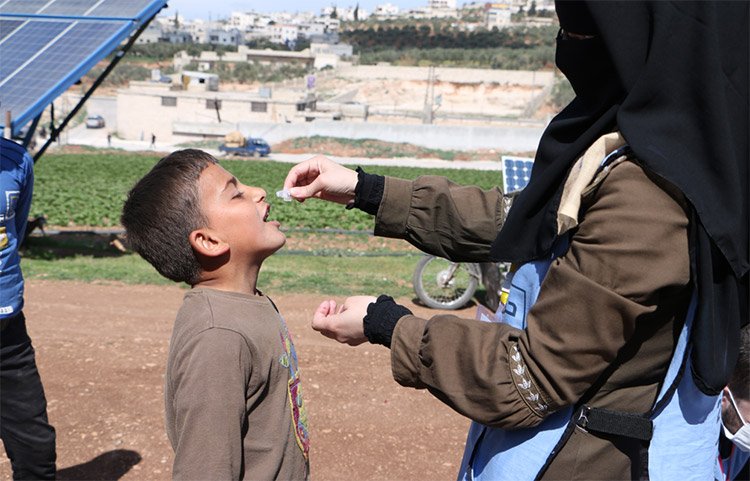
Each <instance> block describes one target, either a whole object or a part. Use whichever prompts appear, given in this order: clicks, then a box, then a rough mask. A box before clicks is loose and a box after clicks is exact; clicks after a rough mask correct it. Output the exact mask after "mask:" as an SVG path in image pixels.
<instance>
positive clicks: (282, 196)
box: [276, 189, 292, 202]
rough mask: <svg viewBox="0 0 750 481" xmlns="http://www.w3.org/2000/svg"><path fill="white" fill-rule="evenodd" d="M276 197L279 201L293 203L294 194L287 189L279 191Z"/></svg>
mask: <svg viewBox="0 0 750 481" xmlns="http://www.w3.org/2000/svg"><path fill="white" fill-rule="evenodd" d="M276 197H278V198H279V199H284V202H291V201H292V194H291V192H289V191H288V190H287V189H284V190H279V191H277V192H276Z"/></svg>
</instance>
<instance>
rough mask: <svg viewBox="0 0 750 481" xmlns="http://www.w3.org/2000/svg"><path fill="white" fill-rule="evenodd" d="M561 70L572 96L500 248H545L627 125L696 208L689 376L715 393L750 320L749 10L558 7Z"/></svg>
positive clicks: (498, 252)
mask: <svg viewBox="0 0 750 481" xmlns="http://www.w3.org/2000/svg"><path fill="white" fill-rule="evenodd" d="M556 8H557V13H558V17H559V18H560V24H561V27H562V30H561V32H564V31H566V32H572V33H575V34H579V35H588V36H591V38H581V37H580V36H576V37H577V38H569V37H568V36H567V35H559V36H558V45H557V54H556V62H557V64H558V67H559V68H560V70H561V71H562V72H563V73H564V74H565V75H566V77H568V79H569V80H570V82H571V85H572V86H573V89H574V90H575V93H576V98H575V99H574V100H573V102H571V103H570V105H568V106H567V107H566V108H565V109H564V110H563V111H562V112H560V114H558V115H557V116H556V117H555V118H554V119H553V120H552V122H551V123H550V125H549V126H548V127H547V129H546V130H545V132H544V134H543V136H542V139H541V141H540V143H539V148H538V150H537V155H536V159H535V162H534V168H533V172H532V176H531V181H530V182H529V185H528V186H527V187H526V189H524V191H523V192H522V193H521V194H520V195H519V196H518V198H517V199H516V200H515V202H514V205H513V208H512V209H511V211H510V213H509V215H508V219H507V220H506V223H505V225H504V226H503V229H502V230H501V232H500V233H499V234H498V236H497V238H496V239H495V242H494V244H493V246H492V255H493V258H495V259H497V260H505V261H512V262H523V261H528V260H531V259H534V258H538V257H540V256H542V255H543V254H545V253H546V252H548V251H549V249H550V247H551V245H552V242H553V241H554V239H555V237H556V212H557V208H558V205H559V200H560V195H561V191H562V186H563V184H564V181H565V178H566V176H567V173H568V171H569V169H570V168H571V166H572V165H573V163H574V162H575V160H576V159H577V157H578V156H579V155H580V154H581V153H583V152H584V151H585V150H586V149H587V148H588V147H589V146H590V145H591V144H592V143H593V142H594V141H595V140H596V139H597V138H598V137H600V136H601V135H603V134H605V133H608V132H611V131H612V130H614V129H619V130H620V132H622V134H623V136H624V137H625V139H626V141H627V142H628V144H629V145H630V147H631V149H632V151H633V153H634V154H635V157H636V158H637V159H638V160H639V162H641V163H642V164H643V165H644V166H645V167H646V168H648V169H649V170H650V171H652V172H654V173H656V174H658V175H660V176H662V177H663V178H665V179H667V180H668V181H669V182H671V183H672V184H674V185H675V186H677V187H678V188H679V189H680V190H681V191H682V192H683V194H684V195H685V196H686V198H687V199H688V201H689V202H690V204H691V206H692V209H693V219H692V223H691V224H692V226H691V229H692V230H691V236H690V237H691V259H692V262H693V266H692V267H693V277H694V282H695V283H696V285H697V288H698V302H699V304H698V312H697V315H696V320H695V321H694V327H693V333H692V336H691V340H692V342H693V350H692V368H693V377H694V379H695V381H696V383H697V385H698V386H699V387H700V389H701V390H702V391H704V392H706V393H710V394H713V393H717V392H718V391H720V390H721V389H722V388H723V387H724V386H725V385H726V382H727V379H728V378H729V374H730V373H731V371H732V370H733V369H734V366H735V363H736V359H737V352H738V337H739V336H738V334H739V327H740V326H741V325H745V324H747V322H748V269H749V267H750V263H749V261H748V250H749V249H750V240H749V238H748V224H749V223H750V214H749V213H748V184H749V183H750V180H749V177H748V175H749V174H748V164H750V152H749V151H748V138H749V137H750V130H749V129H750V124H749V122H748V119H749V117H750V108H749V106H748V103H749V99H748V84H750V77H749V75H750V74H749V73H748V63H749V59H750V48H749V45H750V37H749V34H748V24H750V4H749V3H748V2H693V1H689V2H667V1H655V2H632V1H628V2H609V1H607V2H586V1H571V2H561V1H558V2H557V3H556Z"/></svg>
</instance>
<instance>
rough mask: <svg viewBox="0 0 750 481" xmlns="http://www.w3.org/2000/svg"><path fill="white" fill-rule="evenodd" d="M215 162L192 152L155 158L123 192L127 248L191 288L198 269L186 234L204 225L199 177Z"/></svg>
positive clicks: (211, 158)
mask: <svg viewBox="0 0 750 481" xmlns="http://www.w3.org/2000/svg"><path fill="white" fill-rule="evenodd" d="M216 163H218V161H217V160H216V159H215V158H213V157H212V156H211V155H209V154H207V153H205V152H203V151H201V150H196V149H186V150H178V151H176V152H172V153H171V154H169V155H168V156H166V157H164V158H162V159H161V160H159V162H157V163H156V165H155V166H154V167H153V168H152V169H151V171H150V172H149V173H148V174H146V175H145V176H144V177H143V178H142V179H141V180H139V181H138V182H137V183H136V184H135V186H134V187H133V188H132V189H131V190H130V192H129V193H128V198H127V200H126V201H125V205H124V206H123V209H122V217H121V222H122V225H123V226H124V227H125V230H126V232H127V238H128V243H129V244H130V246H131V248H132V249H133V250H134V251H136V252H138V254H140V255H141V257H143V258H144V259H146V260H147V261H148V262H149V263H150V264H151V265H152V266H154V267H155V268H156V270H157V271H159V273H160V274H161V275H163V276H164V277H167V278H169V279H171V280H173V281H175V282H186V283H188V284H190V285H195V284H196V283H197V282H198V281H199V280H200V274H201V266H200V264H199V263H198V260H197V259H196V257H195V253H194V252H193V248H192V247H191V246H190V242H189V240H188V237H189V235H190V233H191V232H192V231H194V230H196V229H199V228H200V227H203V226H204V225H205V223H206V220H205V217H204V216H203V212H202V211H201V209H200V197H199V194H198V178H199V177H200V175H201V172H203V170H204V169H205V168H206V167H208V166H209V165H210V164H216Z"/></svg>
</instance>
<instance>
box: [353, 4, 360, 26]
mask: <svg viewBox="0 0 750 481" xmlns="http://www.w3.org/2000/svg"><path fill="white" fill-rule="evenodd" d="M354 21H355V22H357V21H359V3H358V4H357V6H356V7H354Z"/></svg>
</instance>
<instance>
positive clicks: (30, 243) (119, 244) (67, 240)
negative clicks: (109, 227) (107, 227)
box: [22, 232, 129, 260]
mask: <svg viewBox="0 0 750 481" xmlns="http://www.w3.org/2000/svg"><path fill="white" fill-rule="evenodd" d="M22 251H23V255H24V257H28V258H31V259H44V260H52V259H62V258H66V257H75V256H78V255H86V256H92V257H119V256H122V255H125V254H128V253H129V252H128V251H127V243H126V241H125V238H124V237H123V236H122V235H118V234H115V233H97V232H71V233H59V234H55V235H47V236H32V237H29V238H28V239H27V240H26V242H25V243H24V245H23V247H22Z"/></svg>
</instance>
